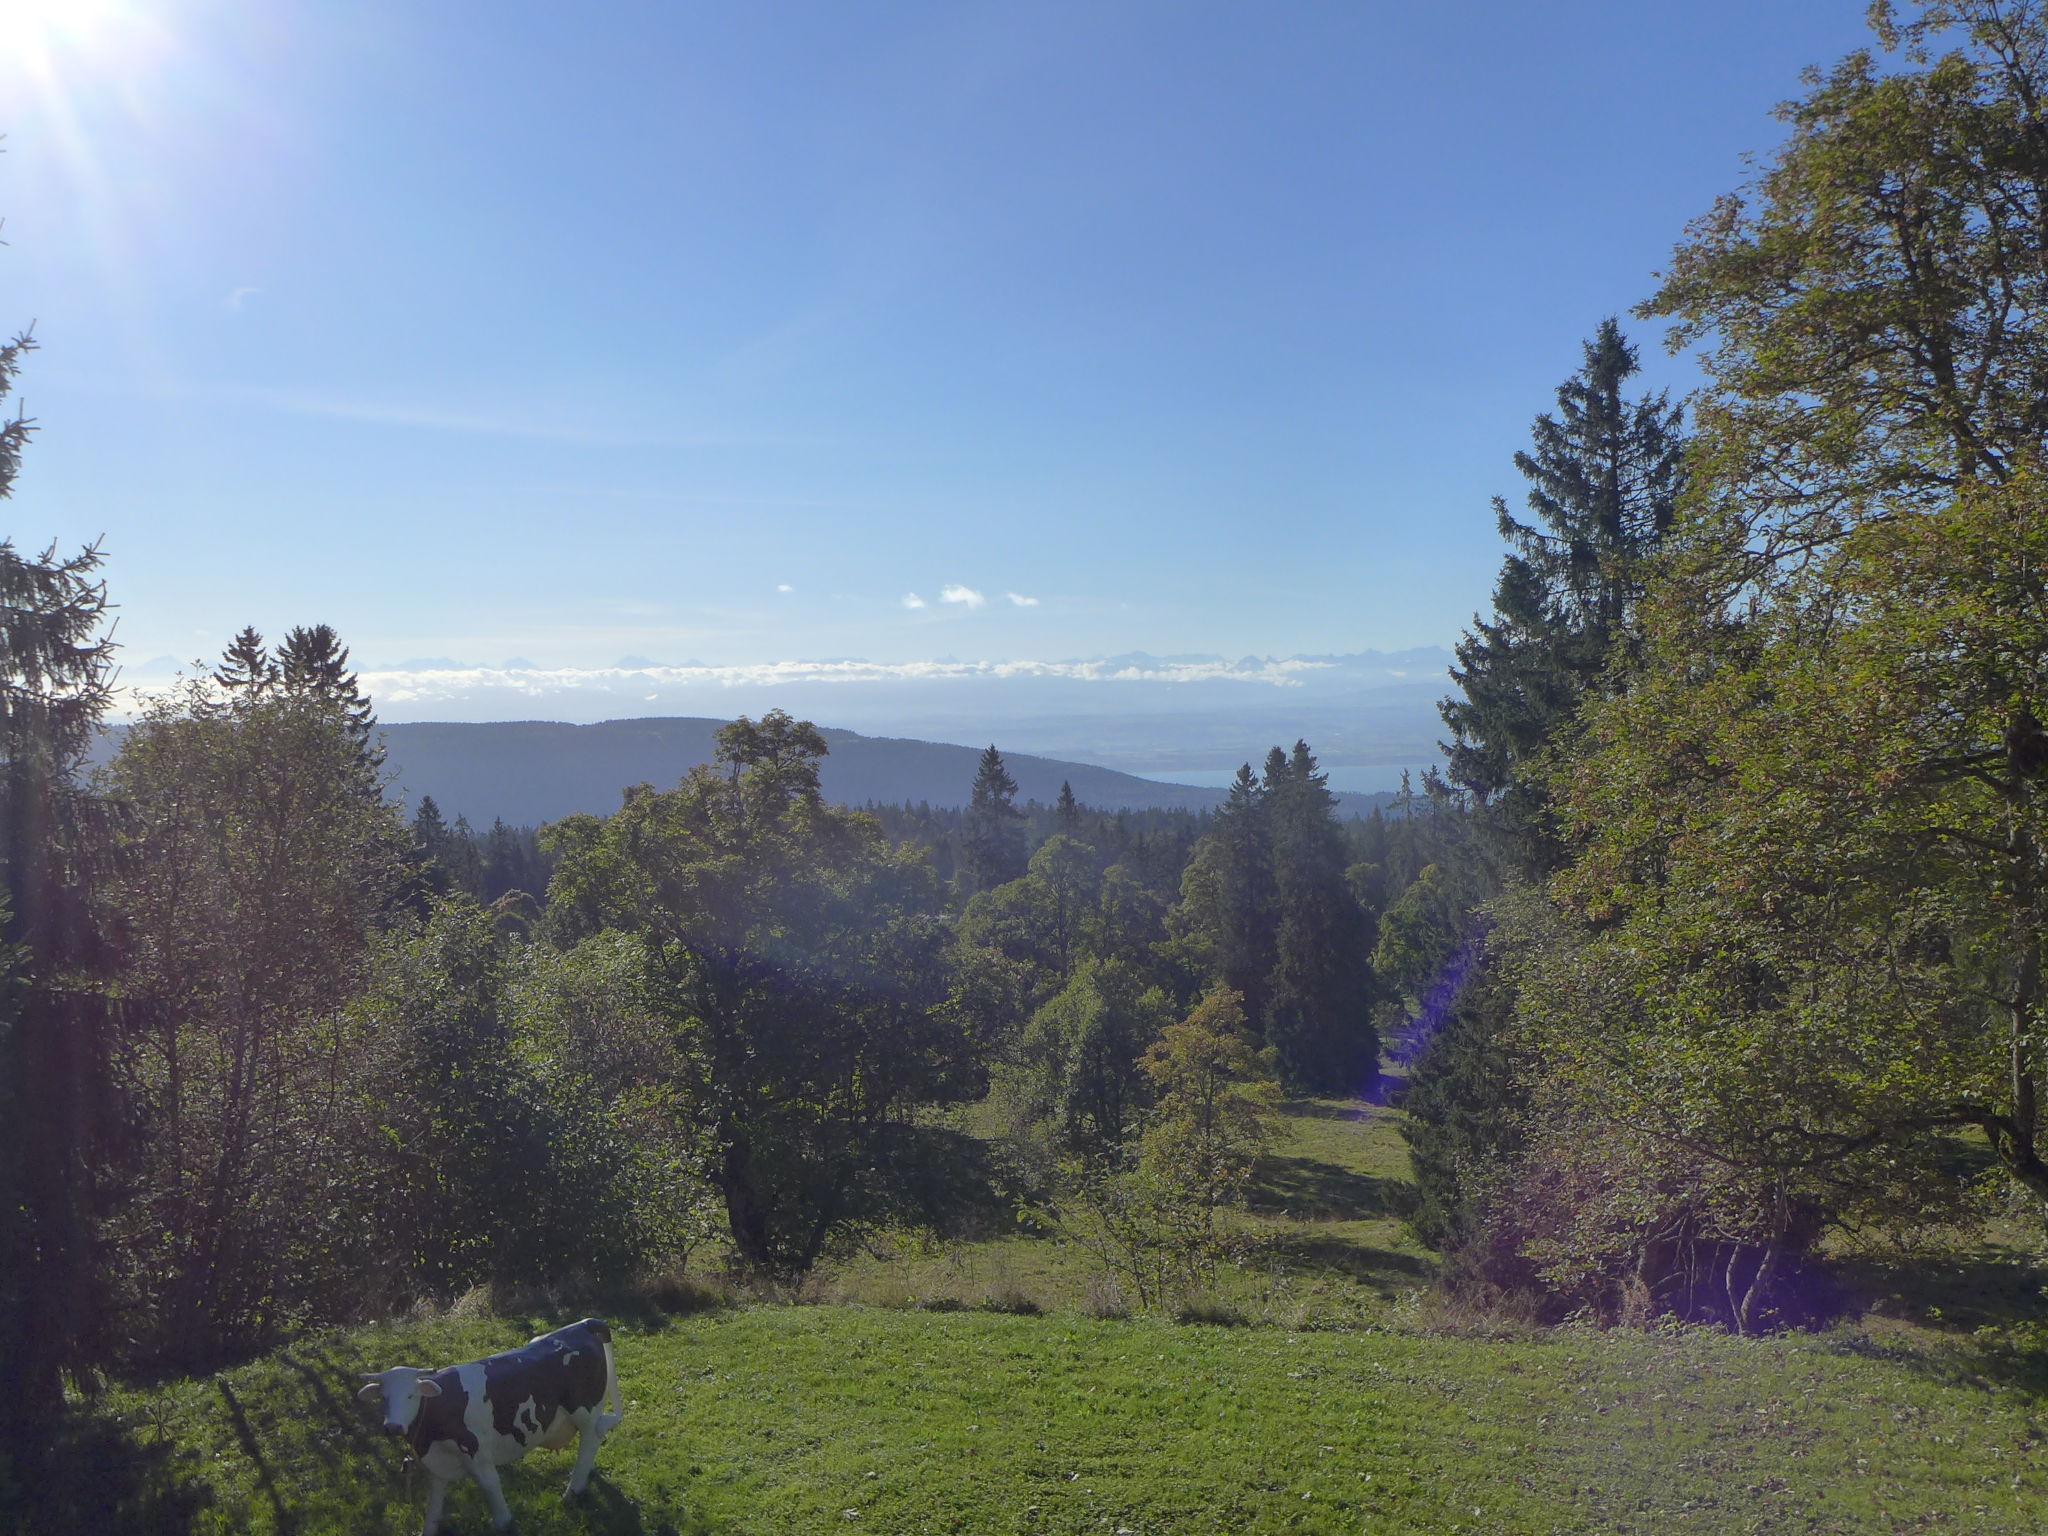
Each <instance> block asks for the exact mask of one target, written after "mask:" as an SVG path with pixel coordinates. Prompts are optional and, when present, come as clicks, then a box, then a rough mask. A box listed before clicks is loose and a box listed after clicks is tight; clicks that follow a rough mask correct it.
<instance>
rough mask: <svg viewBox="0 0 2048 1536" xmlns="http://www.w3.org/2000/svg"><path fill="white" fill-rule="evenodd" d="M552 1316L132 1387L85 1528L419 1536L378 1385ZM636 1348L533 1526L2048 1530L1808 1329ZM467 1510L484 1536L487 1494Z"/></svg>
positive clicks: (1916, 1379)
mask: <svg viewBox="0 0 2048 1536" xmlns="http://www.w3.org/2000/svg"><path fill="white" fill-rule="evenodd" d="M542 1321H544V1320H542V1319H533V1320H531V1321H530V1322H529V1323H524V1324H516V1323H512V1322H507V1321H504V1320H490V1321H482V1322H467V1323H462V1322H455V1321H451V1320H437V1321H433V1322H427V1323H418V1324H412V1325H409V1326H403V1327H396V1328H389V1329H383V1330H375V1331H370V1332H366V1333H360V1334H356V1335H353V1336H349V1337H343V1338H333V1339H328V1340H324V1341H319V1342H315V1343H312V1344H309V1345H308V1346H306V1347H302V1348H298V1349H292V1350H287V1351H285V1352H283V1353H282V1354H280V1355H278V1356H275V1357H272V1358H270V1359H268V1360H265V1361H261V1362H257V1363H254V1364H252V1365H249V1366H247V1367H244V1368H241V1369H238V1370H234V1371H230V1372H227V1373H225V1374H223V1375H221V1376H219V1377H215V1378H211V1379H207V1380H199V1381H188V1382H183V1383H179V1384H176V1385H174V1386H172V1387H169V1388H167V1389H164V1390H163V1391H161V1392H159V1393H155V1394H147V1395H130V1396H125V1397H122V1398H120V1399H118V1400H117V1401H115V1402H114V1403H112V1404H110V1409H111V1411H112V1412H113V1413H114V1414H116V1415H118V1417H119V1418H120V1419H121V1420H122V1421H124V1422H125V1424H126V1425H127V1426H128V1429H127V1433H128V1434H129V1435H130V1436H131V1437H132V1439H133V1441H134V1442H135V1444H136V1446H137V1448H138V1450H139V1452H140V1453H141V1455H142V1456H143V1457H145V1458H148V1457H151V1456H152V1455H155V1456H158V1457H160V1459H157V1460H155V1461H154V1463H153V1466H152V1467H151V1469H150V1471H149V1473H148V1476H149V1478H150V1480H151V1485H152V1486H153V1487H154V1489H155V1490H156V1493H155V1495H154V1496H152V1497H149V1498H146V1499H145V1498H142V1497H140V1496H139V1491H138V1490H136V1489H134V1488H130V1489H127V1490H122V1489H119V1488H116V1487H112V1486H108V1485H105V1484H102V1485H101V1486H100V1487H99V1489H98V1490H97V1491H98V1494H99V1496H100V1499H101V1501H102V1508H100V1509H99V1510H97V1511H91V1512H89V1511H88V1510H87V1509H86V1508H84V1507H80V1506H79V1505H76V1504H74V1505H72V1508H71V1512H70V1515H69V1519H71V1520H72V1521H75V1522H76V1524H75V1528H77V1529H81V1530H85V1529H91V1530H99V1531H109V1532H118V1531H123V1530H127V1531H141V1530H164V1531H181V1530H189V1531H194V1532H216V1531H217V1532H239V1531H254V1532H267V1531H302V1532H308V1533H311V1532H325V1531H333V1532H356V1531H366V1530H403V1529H406V1528H407V1527H408V1526H409V1525H410V1524H411V1523H412V1522H413V1521H415V1520H416V1519H417V1508H418V1503H417V1501H418V1498H419V1492H420V1490H419V1489H418V1488H417V1487H416V1486H415V1487H414V1488H412V1489H411V1490H408V1489H407V1487H406V1485H405V1483H404V1480H403V1479H402V1478H401V1477H400V1475H399V1471H398V1465H397V1458H396V1455H395V1452H394V1448H393V1447H392V1446H391V1444H390V1443H388V1442H386V1441H384V1440H383V1439H382V1438H381V1437H379V1436H377V1435H375V1434H374V1433H372V1432H371V1426H370V1424H369V1423H368V1420H367V1415H366V1414H364V1413H362V1412H360V1411H358V1410H357V1409H356V1407H355V1406H354V1405H353V1404H352V1403H351V1402H350V1401H349V1398H348V1392H349V1389H350V1386H351V1384H352V1380H353V1378H352V1376H351V1375H350V1373H351V1372H353V1371H354V1370H356V1369H358V1368H369V1367H373V1366H382V1365H387V1364H391V1363H393V1362H394V1361H397V1360H402V1359H410V1360H415V1361H440V1360H448V1359H458V1358H463V1357H466V1356H470V1355H474V1354H476V1353H480V1352H482V1351H485V1350H487V1349H490V1348H495V1347H502V1346H504V1345H506V1344H509V1343H512V1342H515V1341H516V1340H518V1339H520V1338H522V1337H524V1336H525V1335H526V1334H527V1333H529V1332H531V1331H533V1329H535V1328H538V1327H539V1326H540V1324H541V1322H542ZM547 1321H551V1319H550V1320H547ZM619 1361H620V1373H621V1381H622V1385H623V1389H624V1391H625V1394H626V1397H627V1400H628V1403H629V1408H628V1416H627V1419H626V1421H625V1423H624V1425H623V1426H622V1427H621V1428H620V1430H619V1431H618V1433H617V1434H616V1435H615V1436H614V1437H613V1439H612V1440H611V1441H610V1442H609V1443H608V1444H607V1446H606V1448H605V1452H604V1454H603V1456H602V1457H601V1459H600V1469H601V1471H602V1472H603V1474H604V1477H603V1481H602V1483H601V1485H599V1486H598V1487H597V1489H596V1491H595V1492H594V1494H593V1496H592V1499H591V1502H590V1504H589V1506H588V1507H587V1508H586V1509H584V1510H579V1511H573V1512H572V1511H565V1510H564V1509H562V1508H561V1507H560V1506H559V1505H558V1504H557V1503H556V1500H555V1494H556V1490H557V1486H558V1484H559V1481H560V1480H561V1478H562V1477H563V1476H564V1475H565V1472H566V1468H567V1464H568V1458H567V1455H566V1454H551V1453H545V1452H537V1453H535V1455H533V1456H532V1457H530V1458H529V1459H528V1460H527V1461H526V1462H524V1463H521V1464H520V1466H519V1467H517V1468H516V1469H514V1470H513V1472H512V1474H511V1475H509V1476H508V1478H507V1485H508V1489H509V1491H510V1497H511V1499H512V1501H513V1504H514V1506H515V1508H516V1509H517V1510H518V1511H519V1515H520V1520H521V1526H522V1529H524V1530H526V1531H528V1532H558V1531H559V1532H569V1531H576V1532H605V1533H627V1532H655V1531H667V1530H673V1531H678V1532H760V1533H770V1532H776V1533H780V1532H798V1531H823V1530H828V1529H830V1530H847V1529H849V1528H857V1529H860V1530H867V1531H888V1532H953V1531H962V1532H1012V1531H1015V1532H1026V1531H1029V1532H1063V1533H1076V1536H1079V1533H1091V1536H1092V1533H1112V1536H1113V1533H1115V1532H1116V1531H1118V1530H1123V1531H1128V1532H1133V1533H1148V1536H1149V1533H1162V1532H1203V1531H1224V1532H1266V1531H1276V1532H1277V1531H1319V1532H1351V1533H1356V1532H1360V1531H1365V1532H1381V1531H1385V1532H1395V1531H1408V1532H1447V1531H1452V1530H1458V1529H1464V1530H1471V1531H1489V1532H1529V1533H1535V1532H1550V1531H1617V1532H1619V1531H1630V1532H1634V1531H1641V1532H1645V1533H1648V1532H1662V1531H1671V1530H1688V1531H1712V1532H1724V1531H1725V1532H1738V1531H1767V1532H1780V1531H1829V1532H1833V1531H1872V1532H1880V1531H1906V1530H1912V1531H1919V1530H1949V1531H1974V1532H2020V1531H2027V1532H2035V1531H2038V1530H2039V1528H2040V1524H2041V1512H2042V1509H2043V1507H2044V1506H2043V1495H2044V1493H2048V1451H2044V1449H2043V1447H2042V1444H2041V1441H2040V1438H2039V1434H2040V1431H2039V1426H2038V1425H2037V1424H2036V1423H2035V1421H2034V1417H2033V1412H2032V1407H2031V1403H2030V1402H2029V1400H2027V1399H2025V1398H2023V1397H2022V1396H2021V1395H2019V1394H2017V1393H2015V1392H2009V1391H2003V1390H1998V1389H1992V1388H1987V1387H1985V1386H1981V1385H1976V1384H1966V1383H1958V1382H1954V1381H1950V1380H1944V1379H1942V1378H1941V1377H1940V1376H1939V1375H1938V1374H1935V1373H1932V1372H1930V1371H1929V1370H1927V1369H1925V1368H1924V1367H1925V1365H1926V1364H1927V1363H1928V1361H1927V1357H1916V1356H1913V1355H1910V1354H1909V1355H1901V1356H1899V1357H1897V1358H1891V1359H1886V1358H1878V1357H1873V1356H1872V1355H1870V1354H1868V1353H1863V1352H1859V1351H1857V1350H1851V1349H1844V1348H1842V1347H1839V1346H1831V1345H1830V1344H1829V1343H1828V1342H1826V1341H1815V1340H1811V1339H1788V1340H1770V1341H1762V1342H1755V1341H1749V1342H1745V1341H1741V1340H1734V1339H1728V1338H1722V1337H1716V1336H1709V1335H1698V1334H1695V1335H1689V1336H1671V1337H1666V1336H1656V1335H1643V1334H1623V1333H1617V1334H1609V1335H1604V1336H1602V1335H1592V1334H1573V1333H1563V1334H1553V1335H1551V1336H1549V1337H1547V1338H1545V1339H1541V1340H1523V1341H1513V1342H1503V1341H1483V1340H1473V1339H1458V1338H1435V1337H1427V1336H1422V1335H1416V1334H1409V1333H1404V1332H1401V1331H1397V1330H1375V1331H1368V1332H1339V1331H1328V1332H1319V1333H1290V1332H1287V1331H1286V1330H1283V1329H1279V1328H1245V1329H1217V1328H1199V1327H1182V1326H1175V1325H1172V1324H1167V1323H1161V1322H1156V1321H1132V1322H1097V1321H1092V1320H1088V1319H1083V1318H1080V1317H1076V1316H1056V1317H1043V1318H1028V1317H1007V1316H997V1315H991V1314H987V1313H969V1312H959V1313H937V1314H934V1313H920V1312H912V1311H888V1310H881V1309H874V1308H864V1307H852V1306H847V1307H759V1308H749V1309H743V1310H739V1311H735V1312H729V1313H718V1314H709V1315H704V1316H699V1317H696V1318H692V1319H686V1320H681V1321H676V1322H672V1323H670V1324H668V1325H666V1326H661V1327H655V1328H649V1329H639V1330H626V1329H622V1330H621V1333H620V1346H619ZM165 1447H168V1448H170V1449H169V1452H168V1454H167V1455H164V1454H163V1452H162V1448H165ZM131 1469H132V1470H136V1469H135V1468H133V1466H132V1464H131ZM174 1490H181V1491H174ZM107 1505H112V1506H113V1507H106V1506H107ZM144 1508H147V1509H148V1510H149V1513H148V1514H146V1515H144V1514H142V1513H140V1511H141V1510H142V1509H144ZM454 1510H455V1513H456V1515H457V1517H458V1518H459V1519H461V1521H462V1522H463V1524H464V1526H465V1527H466V1528H469V1529H475V1528H477V1527H478V1526H480V1525H481V1523H482V1518H481V1517H482V1506H481V1502H480V1500H479V1499H478V1498H477V1495H476V1493H475V1491H474V1489H467V1488H465V1489H464V1490H462V1492H461V1493H460V1494H459V1495H458V1497H457V1499H456V1500H455V1505H454ZM124 1511H125V1512H124Z"/></svg>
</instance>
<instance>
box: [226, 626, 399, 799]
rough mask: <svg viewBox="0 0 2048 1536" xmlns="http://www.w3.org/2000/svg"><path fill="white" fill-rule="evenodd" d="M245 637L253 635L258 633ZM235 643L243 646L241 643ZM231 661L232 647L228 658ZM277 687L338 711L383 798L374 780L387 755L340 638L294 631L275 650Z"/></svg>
mask: <svg viewBox="0 0 2048 1536" xmlns="http://www.w3.org/2000/svg"><path fill="white" fill-rule="evenodd" d="M242 633H243V634H244V635H254V634H255V631H254V630H244V631H243V632H242ZM260 638H261V637H260V636H259V637H258V639H259V641H260ZM236 643H237V644H238V645H239V644H240V643H241V642H240V640H239V639H238V640H237V642H236ZM233 655H234V649H233V648H232V647H230V650H229V656H230V658H232V657H233ZM276 681H277V686H278V687H280V688H282V689H283V690H284V691H285V692H286V693H292V694H306V695H310V696H313V697H315V698H319V699H322V700H325V701H326V702H328V703H331V704H335V705H337V706H339V707H340V709H341V710H342V712H343V715H344V717H345V718H346V719H347V722H348V731H349V735H350V736H351V737H352V738H353V739H354V741H355V743H356V749H357V752H358V755H359V757H360V759H361V762H362V765H363V774H364V778H365V781H366V783H368V784H370V785H371V786H373V787H374V789H375V792H376V793H378V794H381V793H382V786H381V785H378V784H376V779H377V774H378V770H379V769H381V768H382V767H383V766H384V749H383V747H381V746H379V745H378V744H377V741H376V734H377V716H376V715H375V713H373V712H372V709H371V706H370V701H369V699H368V697H366V696H365V695H364V693H363V690H362V687H361V685H360V683H359V682H358V681H357V678H356V674H355V672H354V670H353V669H352V668H350V666H349V664H348V647H347V646H345V645H343V644H342V643H341V637H340V636H339V635H337V634H336V633H335V632H334V630H333V629H332V628H331V627H330V626H328V625H326V624H314V625H310V626H308V625H300V626H299V627H298V628H295V629H293V630H292V631H290V632H289V633H288V634H286V636H285V637H284V643H283V644H282V645H280V646H279V647H278V648H277V659H276Z"/></svg>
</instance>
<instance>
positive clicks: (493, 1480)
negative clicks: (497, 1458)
mask: <svg viewBox="0 0 2048 1536" xmlns="http://www.w3.org/2000/svg"><path fill="white" fill-rule="evenodd" d="M469 1475H470V1476H471V1477H473V1478H475V1479H476V1485H477V1487H479V1488H481V1489H483V1491H484V1500H485V1502H487V1503H488V1504H489V1505H490V1506H491V1526H492V1528H493V1529H494V1530H500V1531H509V1530H511V1529H512V1506H511V1505H509V1504H507V1503H506V1502H505V1490H504V1489H503V1488H501V1487H499V1486H498V1469H497V1467H495V1466H494V1465H492V1464H491V1463H490V1462H489V1461H487V1460H486V1459H485V1458H484V1457H483V1456H481V1455H479V1456H477V1457H476V1458H475V1459H474V1460H473V1461H471V1462H470V1464H469Z"/></svg>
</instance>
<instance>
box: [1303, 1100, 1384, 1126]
mask: <svg viewBox="0 0 2048 1536" xmlns="http://www.w3.org/2000/svg"><path fill="white" fill-rule="evenodd" d="M1370 1112H1371V1111H1370V1110H1369V1108H1368V1107H1367V1105H1366V1104H1365V1102H1364V1101H1363V1100H1361V1099H1289V1100H1287V1101H1286V1102H1285V1103H1283V1104H1282V1105H1281V1106H1280V1113H1281V1114H1283V1115H1285V1116H1287V1117H1288V1118H1289V1119H1291V1120H1348V1121H1360V1120H1364V1119H1365V1118H1366V1117H1367V1115H1368V1114H1369V1113H1370Z"/></svg>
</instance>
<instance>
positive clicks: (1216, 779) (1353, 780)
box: [1138, 763, 1422, 795]
mask: <svg viewBox="0 0 2048 1536" xmlns="http://www.w3.org/2000/svg"><path fill="white" fill-rule="evenodd" d="M1258 766H1259V765H1258V764H1257V763H1254V764H1252V767H1253V769H1254V770H1256V769H1257V768H1258ZM1323 771H1324V772H1325V773H1327V774H1328V775H1329V776H1330V788H1332V789H1341V790H1348V791H1349V792H1351V793H1353V794H1359V795H1373V794H1378V793H1379V792H1380V791H1382V790H1395V789H1399V788H1400V787H1401V775H1402V774H1404V773H1405V774H1408V775H1409V776H1410V777H1411V778H1412V780H1413V781H1414V784H1415V788H1416V790H1417V791H1418V792H1419V791H1420V790H1421V789H1422V768H1421V766H1420V765H1410V766H1409V767H1406V768H1403V767H1400V766H1395V767H1391V768H1389V767H1384V766H1382V765H1380V764H1378V763H1371V764H1368V765H1366V766H1365V767H1362V768H1325V769H1324V770H1323ZM1138 777H1139V778H1141V779H1152V780H1155V781H1156V782H1158V783H1161V784H1198V785H1200V786H1201V787H1202V788H1203V789H1228V788H1230V781H1231V780H1232V779H1234V778H1236V777H1237V770H1236V769H1235V768H1162V769H1160V770H1159V771H1158V772H1156V773H1140V774H1139V775H1138Z"/></svg>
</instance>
